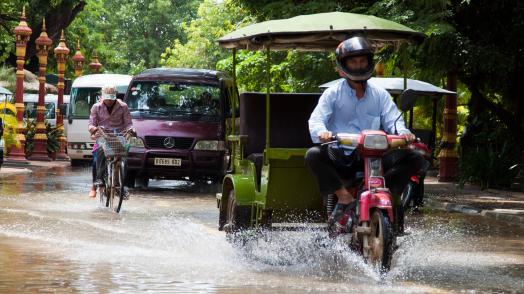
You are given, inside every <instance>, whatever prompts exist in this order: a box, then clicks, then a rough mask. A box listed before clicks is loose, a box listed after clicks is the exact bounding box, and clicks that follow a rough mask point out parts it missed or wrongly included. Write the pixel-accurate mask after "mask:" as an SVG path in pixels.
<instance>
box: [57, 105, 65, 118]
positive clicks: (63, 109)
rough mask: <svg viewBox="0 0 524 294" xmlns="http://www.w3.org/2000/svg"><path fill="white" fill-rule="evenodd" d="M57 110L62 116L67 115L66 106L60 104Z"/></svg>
mask: <svg viewBox="0 0 524 294" xmlns="http://www.w3.org/2000/svg"><path fill="white" fill-rule="evenodd" d="M58 109H60V114H61V115H62V116H66V115H67V104H62V105H60V106H58Z"/></svg>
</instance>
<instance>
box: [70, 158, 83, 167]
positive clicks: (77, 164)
mask: <svg viewBox="0 0 524 294" xmlns="http://www.w3.org/2000/svg"><path fill="white" fill-rule="evenodd" d="M81 164H82V161H81V160H79V159H71V166H80V165H81Z"/></svg>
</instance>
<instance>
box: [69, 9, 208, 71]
mask: <svg viewBox="0 0 524 294" xmlns="http://www.w3.org/2000/svg"><path fill="white" fill-rule="evenodd" d="M87 1H88V5H87V6H86V9H85V11H84V12H83V13H81V14H80V15H79V17H78V18H77V20H76V21H75V22H73V23H72V26H71V27H70V29H69V31H70V32H69V33H70V34H71V36H72V37H73V38H75V39H76V38H79V39H81V40H82V44H83V47H85V48H86V49H87V50H85V52H89V53H88V55H90V54H92V52H93V51H96V52H97V53H98V55H99V57H100V60H101V62H102V63H103V65H104V67H105V68H106V69H108V70H110V71H113V72H121V73H130V74H135V73H138V72H140V71H142V70H143V69H145V68H151V67H156V66H158V65H159V64H160V55H161V53H162V52H164V50H165V48H166V47H168V46H169V44H170V42H171V40H173V39H180V40H183V41H185V40H186V37H185V32H184V30H183V29H182V25H183V24H184V23H186V22H189V21H190V20H191V19H193V18H194V17H195V15H196V9H197V7H198V4H199V2H200V1H198V0H181V1H173V0H148V1H142V0H126V1H121V0H87Z"/></svg>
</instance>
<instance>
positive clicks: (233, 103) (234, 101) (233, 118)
mask: <svg viewBox="0 0 524 294" xmlns="http://www.w3.org/2000/svg"><path fill="white" fill-rule="evenodd" d="M233 87H234V91H235V93H231V101H229V103H231V110H232V112H231V134H232V135H236V132H235V131H236V128H235V127H236V121H237V120H236V112H237V110H236V105H237V92H236V87H237V48H233Z"/></svg>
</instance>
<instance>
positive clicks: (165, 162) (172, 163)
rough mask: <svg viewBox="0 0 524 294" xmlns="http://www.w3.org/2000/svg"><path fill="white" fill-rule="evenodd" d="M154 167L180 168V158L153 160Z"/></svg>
mask: <svg viewBox="0 0 524 294" xmlns="http://www.w3.org/2000/svg"><path fill="white" fill-rule="evenodd" d="M155 165H167V166H181V165H182V160H181V159H180V158H155Z"/></svg>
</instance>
